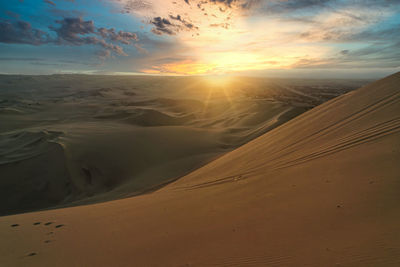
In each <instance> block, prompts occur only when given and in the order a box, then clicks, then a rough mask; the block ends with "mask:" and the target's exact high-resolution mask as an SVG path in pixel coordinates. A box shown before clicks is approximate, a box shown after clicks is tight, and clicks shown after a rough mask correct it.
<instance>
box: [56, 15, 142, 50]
mask: <svg viewBox="0 0 400 267" xmlns="http://www.w3.org/2000/svg"><path fill="white" fill-rule="evenodd" d="M56 23H58V24H60V25H61V26H60V27H58V28H56V27H54V26H52V27H50V29H51V30H53V31H55V32H56V33H57V40H56V42H57V43H58V44H67V45H76V46H79V45H88V44H92V45H99V46H101V47H103V48H104V49H106V50H111V51H113V52H115V53H117V54H119V55H126V54H125V52H124V50H123V48H122V47H121V46H118V45H116V44H113V43H111V42H116V43H122V44H131V43H132V41H137V40H138V38H137V35H136V34H135V33H132V32H125V31H119V32H116V31H115V29H113V28H111V29H106V28H96V27H95V25H94V22H93V21H91V20H89V21H84V20H83V19H82V18H64V19H63V20H58V21H56ZM99 37H101V38H99ZM107 41H109V42H107Z"/></svg>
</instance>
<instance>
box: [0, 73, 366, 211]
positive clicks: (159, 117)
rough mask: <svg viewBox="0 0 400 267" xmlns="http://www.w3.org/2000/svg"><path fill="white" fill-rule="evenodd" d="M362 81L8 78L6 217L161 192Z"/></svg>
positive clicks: (0, 111) (2, 98) (2, 139)
mask: <svg viewBox="0 0 400 267" xmlns="http://www.w3.org/2000/svg"><path fill="white" fill-rule="evenodd" d="M359 83H360V81H302V80H291V81H285V80H269V79H261V78H247V79H246V78H241V79H239V78H238V79H236V80H231V81H228V82H227V83H221V81H219V80H216V81H214V80H207V79H204V78H195V77H139V76H138V77H137V76H133V77H129V76H120V77H119V76H85V75H51V76H0V88H1V89H0V121H1V123H0V177H1V178H0V203H1V204H0V215H6V214H14V213H19V212H26V211H33V210H39V209H44V208H54V207H61V206H68V205H79V204H84V203H95V202H100V201H106V200H112V199H118V198H123V197H129V196H133V195H137V194H141V193H144V192H149V191H152V190H155V189H157V188H159V187H161V186H163V185H165V184H167V183H169V182H171V181H173V180H175V179H177V178H179V177H181V176H183V175H185V174H187V173H189V172H191V171H193V170H195V169H196V168H198V167H200V166H202V165H204V164H206V163H207V162H210V161H211V160H213V159H215V158H217V157H219V156H221V155H223V154H224V153H226V152H229V151H231V150H233V149H235V148H237V147H238V146H240V145H242V144H244V143H246V142H248V141H250V140H252V139H254V138H255V137H257V136H260V135H262V134H263V133H265V132H268V131H269V130H271V129H273V128H275V127H277V126H278V125H280V124H282V123H284V122H286V121H288V120H290V119H291V118H293V117H295V116H297V115H299V114H301V113H303V112H304V111H306V110H308V109H310V108H312V107H314V106H316V105H318V104H320V103H322V102H324V101H326V100H327V99H330V98H333V97H335V96H337V95H340V94H342V93H343V92H346V91H349V90H351V89H353V88H354V86H356V85H357V84H359ZM313 89H314V90H313Z"/></svg>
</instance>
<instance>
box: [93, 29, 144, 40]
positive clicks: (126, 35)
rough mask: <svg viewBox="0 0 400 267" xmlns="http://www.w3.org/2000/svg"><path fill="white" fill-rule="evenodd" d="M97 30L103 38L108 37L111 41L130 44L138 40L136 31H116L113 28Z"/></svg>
mask: <svg viewBox="0 0 400 267" xmlns="http://www.w3.org/2000/svg"><path fill="white" fill-rule="evenodd" d="M97 32H98V33H99V34H100V35H101V36H102V37H103V38H106V39H110V40H111V41H114V42H120V43H123V44H131V42H132V41H137V40H138V37H137V35H136V33H133V32H124V31H119V32H116V31H115V29H114V28H111V29H106V28H98V29H97Z"/></svg>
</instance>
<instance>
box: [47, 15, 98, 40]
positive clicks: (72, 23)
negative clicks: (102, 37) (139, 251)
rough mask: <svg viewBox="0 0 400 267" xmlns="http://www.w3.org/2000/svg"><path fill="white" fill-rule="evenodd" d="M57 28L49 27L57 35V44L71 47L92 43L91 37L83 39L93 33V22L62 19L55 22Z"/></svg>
mask: <svg viewBox="0 0 400 267" xmlns="http://www.w3.org/2000/svg"><path fill="white" fill-rule="evenodd" d="M56 23H58V24H60V25H61V26H60V27H59V28H56V27H54V26H51V27H50V29H51V30H53V31H55V32H56V33H57V37H58V40H57V41H58V42H59V43H64V44H72V45H82V44H86V43H90V42H91V40H92V41H93V40H94V39H93V37H83V35H86V34H91V33H92V34H93V33H95V30H96V28H95V26H94V23H93V21H91V20H90V21H84V20H82V18H64V19H62V20H57V21H56Z"/></svg>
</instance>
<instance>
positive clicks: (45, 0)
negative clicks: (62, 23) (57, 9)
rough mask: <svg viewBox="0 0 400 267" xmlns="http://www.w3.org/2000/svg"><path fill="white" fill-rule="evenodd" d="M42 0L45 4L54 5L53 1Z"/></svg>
mask: <svg viewBox="0 0 400 267" xmlns="http://www.w3.org/2000/svg"><path fill="white" fill-rule="evenodd" d="M43 2H45V3H46V4H49V5H52V6H55V5H56V4H55V3H54V2H53V1H50V0H43Z"/></svg>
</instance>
